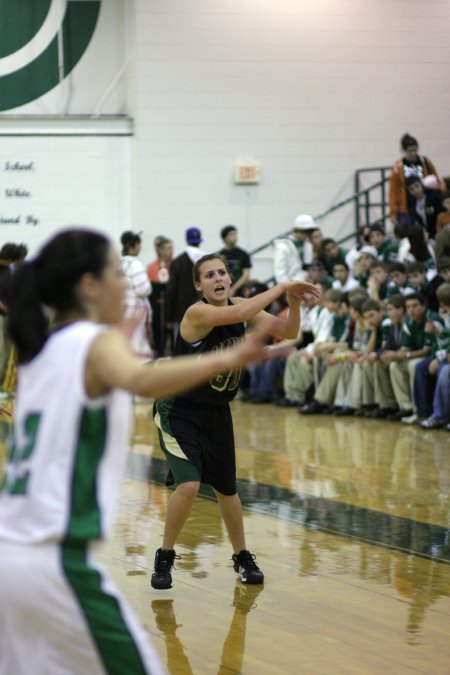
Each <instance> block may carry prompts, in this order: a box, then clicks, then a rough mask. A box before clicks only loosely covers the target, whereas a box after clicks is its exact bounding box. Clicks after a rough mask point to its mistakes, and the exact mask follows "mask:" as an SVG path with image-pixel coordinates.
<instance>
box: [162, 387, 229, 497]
mask: <svg viewBox="0 0 450 675" xmlns="http://www.w3.org/2000/svg"><path fill="white" fill-rule="evenodd" d="M154 417H155V423H156V426H157V427H158V433H159V441H160V444H161V449H162V451H163V452H164V454H165V456H166V458H167V462H168V464H169V467H170V470H171V471H172V473H173V475H174V478H175V484H176V485H178V484H179V483H185V482H187V481H200V482H202V483H209V484H210V485H211V486H212V487H213V488H214V489H215V490H217V491H218V492H220V493H221V494H224V495H234V494H235V493H236V458H235V449H234V433H233V421H232V419H231V411H230V406H229V405H228V403H227V404H225V405H218V406H208V405H203V404H201V403H192V402H189V401H184V400H182V399H177V398H175V399H165V400H163V401H157V403H156V405H155V408H154Z"/></svg>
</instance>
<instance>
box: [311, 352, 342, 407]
mask: <svg viewBox="0 0 450 675" xmlns="http://www.w3.org/2000/svg"><path fill="white" fill-rule="evenodd" d="M343 367H344V363H343V362H342V361H339V362H338V363H336V364H335V365H334V366H327V369H326V370H325V374H324V376H323V377H322V379H321V380H320V384H319V386H318V387H317V389H316V394H315V396H314V398H315V399H316V401H319V403H323V404H324V405H327V406H331V405H333V404H334V399H335V396H336V390H337V386H338V382H339V378H340V377H341V373H342V369H343Z"/></svg>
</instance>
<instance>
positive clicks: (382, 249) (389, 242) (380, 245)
mask: <svg viewBox="0 0 450 675" xmlns="http://www.w3.org/2000/svg"><path fill="white" fill-rule="evenodd" d="M369 241H370V245H371V246H373V247H374V248H376V250H377V258H378V259H379V260H383V262H386V263H390V262H394V261H395V260H397V253H398V245H397V243H396V242H395V241H394V240H393V239H392V237H388V236H386V234H385V231H384V227H383V226H382V225H380V224H378V223H377V224H375V225H372V226H371V228H370V232H369Z"/></svg>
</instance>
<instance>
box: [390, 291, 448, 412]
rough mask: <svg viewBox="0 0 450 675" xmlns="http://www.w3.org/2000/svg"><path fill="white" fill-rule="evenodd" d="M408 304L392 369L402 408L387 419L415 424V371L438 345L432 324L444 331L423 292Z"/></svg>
mask: <svg viewBox="0 0 450 675" xmlns="http://www.w3.org/2000/svg"><path fill="white" fill-rule="evenodd" d="M405 305H406V313H407V316H406V318H405V322H404V330H403V338H402V346H401V349H400V350H399V351H398V352H396V354H395V357H394V360H393V361H392V363H391V364H390V366H389V370H390V376H391V382H392V388H393V390H394V394H395V399H396V401H397V405H398V408H399V409H398V411H397V412H395V413H393V414H392V415H389V416H388V419H390V420H402V422H405V423H407V424H413V423H414V422H415V421H416V420H417V414H416V412H415V409H414V403H413V388H414V374H415V370H416V367H417V365H418V364H419V363H420V361H421V360H422V359H423V358H424V357H426V356H429V355H430V354H431V351H432V348H433V346H434V344H435V342H436V336H435V334H434V333H433V332H431V330H430V327H431V325H435V326H436V328H437V329H438V330H439V327H440V329H441V330H442V328H443V326H444V322H443V320H442V318H441V317H440V316H439V314H436V313H435V312H432V311H431V310H428V309H427V306H426V300H425V298H424V296H423V295H421V294H420V293H412V294H411V295H407V296H406V298H405Z"/></svg>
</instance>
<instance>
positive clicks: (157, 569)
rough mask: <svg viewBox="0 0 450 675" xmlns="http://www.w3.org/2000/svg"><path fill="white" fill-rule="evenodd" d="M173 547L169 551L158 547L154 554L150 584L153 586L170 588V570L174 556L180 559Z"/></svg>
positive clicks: (171, 584)
mask: <svg viewBox="0 0 450 675" xmlns="http://www.w3.org/2000/svg"><path fill="white" fill-rule="evenodd" d="M180 557H181V556H179V555H177V554H176V553H175V551H174V550H173V549H171V550H170V551H168V550H166V549H163V548H159V549H158V550H157V551H156V554H155V564H154V567H153V574H152V580H151V584H152V587H153V588H158V589H160V590H161V589H166V588H172V586H173V583H172V570H173V567H174V562H175V558H176V559H177V560H179V559H180Z"/></svg>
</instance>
